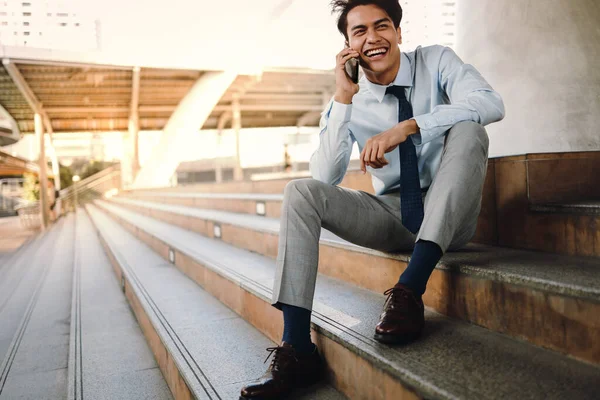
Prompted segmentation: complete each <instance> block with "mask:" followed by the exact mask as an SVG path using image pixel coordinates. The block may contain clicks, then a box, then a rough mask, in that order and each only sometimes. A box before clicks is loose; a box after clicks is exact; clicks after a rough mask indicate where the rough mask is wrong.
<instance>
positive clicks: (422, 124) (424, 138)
mask: <svg viewBox="0 0 600 400" xmlns="http://www.w3.org/2000/svg"><path fill="white" fill-rule="evenodd" d="M413 119H414V120H415V121H416V122H417V126H418V127H419V133H416V134H414V135H411V136H410V137H411V139H412V141H413V144H414V145H415V146H420V145H422V144H425V143H427V142H429V141H431V140H432V139H433V138H434V137H433V132H432V129H433V128H435V127H436V126H437V121H436V120H435V118H434V117H433V115H431V114H423V115H418V116H416V117H414V118H413Z"/></svg>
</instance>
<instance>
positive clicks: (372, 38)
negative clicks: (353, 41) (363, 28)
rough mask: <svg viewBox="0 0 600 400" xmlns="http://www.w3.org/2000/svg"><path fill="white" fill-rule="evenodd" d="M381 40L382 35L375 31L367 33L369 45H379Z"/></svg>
mask: <svg viewBox="0 0 600 400" xmlns="http://www.w3.org/2000/svg"><path fill="white" fill-rule="evenodd" d="M380 40H381V35H379V33H378V32H377V30H375V29H369V30H368V31H367V43H377V42H379V41H380Z"/></svg>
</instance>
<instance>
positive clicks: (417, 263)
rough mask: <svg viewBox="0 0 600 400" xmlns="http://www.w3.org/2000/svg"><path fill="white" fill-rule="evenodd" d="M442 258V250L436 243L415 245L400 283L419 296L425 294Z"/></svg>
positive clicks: (425, 241)
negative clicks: (432, 274)
mask: <svg viewBox="0 0 600 400" xmlns="http://www.w3.org/2000/svg"><path fill="white" fill-rule="evenodd" d="M440 258H442V249H441V248H440V246H438V245H437V244H435V243H434V242H429V241H427V240H419V241H418V242H417V243H416V244H415V250H414V251H413V254H412V257H411V258H410V262H409V263H408V267H407V268H406V270H405V271H404V272H403V273H402V275H400V280H399V281H398V282H399V283H401V284H403V285H406V286H408V287H409V288H410V289H412V290H414V291H415V292H416V293H417V294H421V295H422V294H423V293H425V288H426V287H427V281H428V280H429V276H430V275H431V273H432V272H433V270H434V269H435V266H436V265H437V263H438V261H440Z"/></svg>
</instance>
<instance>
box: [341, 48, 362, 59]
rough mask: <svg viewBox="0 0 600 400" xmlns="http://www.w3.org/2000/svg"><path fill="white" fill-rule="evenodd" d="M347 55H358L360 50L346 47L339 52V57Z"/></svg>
mask: <svg viewBox="0 0 600 400" xmlns="http://www.w3.org/2000/svg"><path fill="white" fill-rule="evenodd" d="M347 55H354V56H358V52H357V51H356V50H354V49H351V48H346V49H344V50H342V51H340V52H339V53H338V55H337V58H341V57H345V56H347Z"/></svg>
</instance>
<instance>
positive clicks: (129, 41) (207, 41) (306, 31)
mask: <svg viewBox="0 0 600 400" xmlns="http://www.w3.org/2000/svg"><path fill="white" fill-rule="evenodd" d="M80 1H86V2H88V3H89V5H90V7H86V9H87V12H88V13H89V15H90V16H92V15H95V16H97V18H98V19H99V20H100V31H101V32H100V40H101V42H100V43H101V49H102V51H105V52H109V53H115V54H130V53H131V52H138V53H140V54H145V55H148V54H150V55H154V56H156V57H170V58H173V59H178V58H181V57H183V56H185V57H187V59H190V58H191V59H195V60H206V61H207V62H208V61H211V62H224V63H230V64H235V63H240V62H246V63H247V62H258V61H259V60H260V62H261V63H262V64H263V65H266V66H297V67H308V68H318V69H331V68H333V67H334V65H335V55H336V54H337V52H339V51H340V50H341V49H342V48H343V44H344V40H343V37H342V36H341V35H340V34H339V32H338V31H337V28H336V27H335V16H333V15H331V12H330V9H329V1H328V0H257V1H247V0H225V1H214V0H200V1H193V0H168V1H158V0H103V1H92V0H80ZM80 4H81V3H80ZM277 10H279V14H280V16H279V17H278V18H277V19H274V18H269V16H270V15H272V13H273V12H274V11H277ZM281 11H283V12H281Z"/></svg>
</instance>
